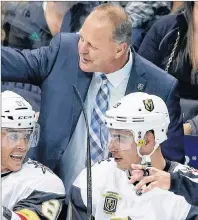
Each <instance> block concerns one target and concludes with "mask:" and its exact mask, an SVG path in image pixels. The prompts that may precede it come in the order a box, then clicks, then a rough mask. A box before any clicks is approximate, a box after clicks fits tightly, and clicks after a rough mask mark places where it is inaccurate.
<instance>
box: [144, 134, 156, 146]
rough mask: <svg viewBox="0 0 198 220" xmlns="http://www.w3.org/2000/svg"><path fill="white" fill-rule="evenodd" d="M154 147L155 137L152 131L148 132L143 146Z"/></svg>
mask: <svg viewBox="0 0 198 220" xmlns="http://www.w3.org/2000/svg"><path fill="white" fill-rule="evenodd" d="M148 144H149V145H154V144H155V136H154V132H153V131H148V132H147V133H146V135H145V145H148Z"/></svg>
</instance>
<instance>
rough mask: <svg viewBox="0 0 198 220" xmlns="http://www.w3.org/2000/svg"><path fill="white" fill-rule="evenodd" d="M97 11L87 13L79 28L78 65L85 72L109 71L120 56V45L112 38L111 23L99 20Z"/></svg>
mask: <svg viewBox="0 0 198 220" xmlns="http://www.w3.org/2000/svg"><path fill="white" fill-rule="evenodd" d="M98 13H99V12H93V13H92V14H91V15H89V16H88V18H87V19H86V21H85V23H84V25H83V26H82V28H81V30H80V40H79V43H78V51H79V57H80V60H79V66H80V68H81V70H82V71H85V72H103V73H111V72H114V71H115V70H114V69H113V68H114V67H115V64H116V60H117V59H119V56H120V54H119V47H120V45H119V44H118V43H116V42H115V41H114V39H113V35H112V33H113V26H112V24H111V23H110V22H109V20H107V19H103V20H102V21H101V20H100V19H99V17H98Z"/></svg>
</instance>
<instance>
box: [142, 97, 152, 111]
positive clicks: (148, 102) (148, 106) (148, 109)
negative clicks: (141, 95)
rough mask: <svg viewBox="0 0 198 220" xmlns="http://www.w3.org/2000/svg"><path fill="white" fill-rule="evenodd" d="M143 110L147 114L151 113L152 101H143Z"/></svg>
mask: <svg viewBox="0 0 198 220" xmlns="http://www.w3.org/2000/svg"><path fill="white" fill-rule="evenodd" d="M143 102H144V106H145V109H146V110H147V111H149V112H152V111H153V109H154V104H153V100H152V99H146V100H143Z"/></svg>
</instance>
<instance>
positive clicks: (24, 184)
mask: <svg viewBox="0 0 198 220" xmlns="http://www.w3.org/2000/svg"><path fill="white" fill-rule="evenodd" d="M1 114H2V115H1V120H2V129H1V141H2V142H1V144H2V147H1V181H2V200H1V204H2V213H1V216H2V218H1V219H2V220H40V219H42V220H44V219H45V220H47V219H50V220H55V219H57V218H58V215H59V213H60V211H61V208H62V203H63V201H64V197H65V189H64V185H63V183H62V181H61V180H60V179H59V178H58V177H57V176H56V175H55V174H54V173H53V172H52V171H51V170H50V169H48V168H47V167H45V166H43V165H42V164H40V163H38V162H37V161H33V160H30V159H29V160H28V161H27V162H26V163H23V161H24V158H25V156H26V153H27V151H28V150H29V148H30V147H35V146H36V144H37V142H38V138H39V125H38V124H37V122H36V116H35V112H34V111H33V110H32V107H31V105H30V104H29V103H28V102H27V101H25V99H23V98H22V97H21V96H19V95H18V94H16V93H13V92H11V91H5V92H3V93H2V113H1Z"/></svg>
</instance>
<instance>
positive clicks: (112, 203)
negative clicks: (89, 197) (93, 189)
mask: <svg viewBox="0 0 198 220" xmlns="http://www.w3.org/2000/svg"><path fill="white" fill-rule="evenodd" d="M103 197H105V201H104V207H103V211H104V212H105V213H106V214H109V215H112V214H114V213H115V212H116V208H117V204H118V200H120V199H121V197H120V196H119V195H118V193H115V192H107V193H106V194H103Z"/></svg>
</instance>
